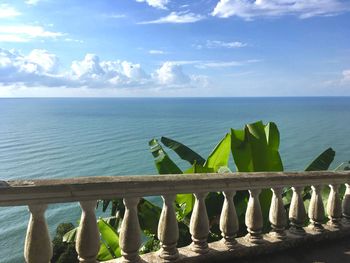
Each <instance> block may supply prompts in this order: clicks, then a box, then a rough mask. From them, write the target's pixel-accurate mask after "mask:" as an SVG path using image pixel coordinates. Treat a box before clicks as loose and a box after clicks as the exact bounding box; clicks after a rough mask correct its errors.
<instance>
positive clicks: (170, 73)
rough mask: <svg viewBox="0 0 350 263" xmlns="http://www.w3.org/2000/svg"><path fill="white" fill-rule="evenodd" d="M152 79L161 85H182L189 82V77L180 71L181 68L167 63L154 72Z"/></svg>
mask: <svg viewBox="0 0 350 263" xmlns="http://www.w3.org/2000/svg"><path fill="white" fill-rule="evenodd" d="M154 77H155V78H156V80H157V81H158V82H159V83H160V84H163V85H182V84H186V83H189V82H190V77H189V76H188V75H186V74H185V73H184V72H183V71H182V66H181V65H179V64H175V63H173V62H169V61H168V62H165V63H164V64H163V65H162V66H161V67H160V68H159V69H157V70H156V73H155V74H154Z"/></svg>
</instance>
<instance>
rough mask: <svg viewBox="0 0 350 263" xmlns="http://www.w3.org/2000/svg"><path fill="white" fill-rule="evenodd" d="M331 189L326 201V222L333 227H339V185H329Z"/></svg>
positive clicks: (340, 210) (340, 211)
mask: <svg viewBox="0 0 350 263" xmlns="http://www.w3.org/2000/svg"><path fill="white" fill-rule="evenodd" d="M329 187H330V189H331V191H330V193H329V196H328V202H327V214H328V218H329V221H328V224H329V225H330V226H332V227H334V228H337V229H338V228H340V227H341V216H342V208H341V200H340V197H339V185H330V186H329Z"/></svg>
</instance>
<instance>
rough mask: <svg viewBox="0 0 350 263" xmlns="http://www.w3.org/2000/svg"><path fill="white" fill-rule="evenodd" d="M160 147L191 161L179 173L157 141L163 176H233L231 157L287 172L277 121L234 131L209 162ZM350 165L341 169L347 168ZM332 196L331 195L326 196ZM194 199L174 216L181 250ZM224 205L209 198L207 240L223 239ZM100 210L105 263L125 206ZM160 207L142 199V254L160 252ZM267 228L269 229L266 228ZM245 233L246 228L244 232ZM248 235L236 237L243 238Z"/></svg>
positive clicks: (324, 162) (112, 254) (238, 200)
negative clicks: (196, 174) (221, 224)
mask: <svg viewBox="0 0 350 263" xmlns="http://www.w3.org/2000/svg"><path fill="white" fill-rule="evenodd" d="M160 141H161V143H162V144H163V145H164V146H165V147H167V148H169V149H171V150H172V151H174V152H175V153H176V154H177V155H178V156H179V157H180V158H181V159H183V160H185V161H187V162H188V163H189V165H190V167H189V168H188V169H185V170H183V171H182V170H181V169H180V168H179V166H178V165H176V163H175V162H174V161H173V160H172V159H171V158H170V156H169V155H168V154H167V152H166V151H165V150H164V148H163V147H162V145H161V143H160V142H159V141H158V140H157V139H152V140H151V141H150V142H149V146H150V148H151V153H152V155H153V157H154V160H155V165H156V168H157V170H158V173H159V174H192V173H206V174H208V173H225V172H230V168H229V160H230V155H231V154H232V157H233V160H234V165H235V167H236V170H237V171H238V172H263V171H265V172H266V171H274V172H276V171H283V164H282V160H281V157H280V154H279V144H280V136H279V131H278V128H277V126H276V124H274V123H273V122H270V123H268V124H266V125H264V124H263V123H262V122H261V121H260V122H256V123H252V124H248V125H245V127H244V129H242V130H236V129H231V132H230V133H227V134H226V135H225V136H224V138H223V139H222V140H221V141H220V142H219V143H218V144H217V146H216V147H215V148H214V150H213V151H212V152H211V154H210V155H209V156H208V158H206V159H205V158H203V157H202V156H201V155H200V154H198V153H196V152H195V151H194V150H192V149H191V148H189V147H188V146H186V145H184V144H182V143H180V142H177V141H175V140H172V139H170V138H166V137H162V138H161V140H160ZM334 156H335V152H334V151H333V150H332V149H331V148H329V149H327V150H326V151H324V152H323V153H322V154H320V155H319V156H318V157H317V158H316V159H315V160H314V161H313V162H312V163H311V164H310V165H309V166H307V168H306V171H316V170H317V171H321V170H327V169H328V168H329V166H330V164H331V163H332V161H333V159H334ZM346 167H347V166H344V165H342V166H340V167H339V169H340V168H342V169H346ZM327 194H328V193H327ZM271 195H272V193H271V191H269V190H267V189H266V190H263V191H262V193H261V195H260V203H261V209H262V212H263V217H264V219H265V220H264V222H268V220H266V219H267V218H268V213H269V207H270V203H271ZM283 196H284V203H285V207H286V208H288V207H289V204H290V200H291V191H290V189H288V188H286V189H284V194H283ZM303 196H304V199H305V200H306V199H309V198H310V189H309V188H306V189H305V191H304V194H303ZM248 198H249V195H248V192H247V191H238V192H237V193H236V196H235V199H234V201H235V204H236V210H237V215H238V218H239V224H240V225H241V226H243V224H244V211H245V210H246V207H247V202H248ZM194 201H195V199H194V196H193V194H178V195H177V197H176V214H177V220H178V224H179V241H178V246H179V247H181V246H186V245H188V244H189V243H190V242H191V235H190V233H189V222H190V216H191V212H192V209H193V206H194ZM222 204H223V195H222V193H209V194H208V196H207V198H206V206H207V211H208V217H209V222H210V235H209V241H216V240H219V239H221V236H220V229H219V218H220V213H221V207H222ZM98 206H99V207H101V209H102V211H103V212H105V211H107V210H108V209H109V211H110V215H111V217H109V218H105V219H99V220H98V227H99V229H100V234H101V244H100V251H99V254H98V260H100V261H104V260H109V259H112V258H116V257H119V256H120V248H119V243H118V240H119V239H118V236H119V234H118V233H119V232H118V231H119V227H120V224H121V221H122V219H123V216H124V205H123V203H122V200H121V199H116V200H101V201H99V205H98ZM160 212H161V208H160V207H158V206H157V205H155V204H153V203H152V202H150V201H148V200H146V199H144V198H141V201H140V203H139V205H138V216H139V221H140V226H141V229H142V231H143V233H144V235H145V239H144V240H145V243H144V245H143V247H142V249H141V252H143V253H147V252H150V251H155V250H157V249H158V248H159V240H158V238H157V226H158V221H159V217H160ZM268 227H269V226H268V225H267V224H266V226H265V228H268ZM240 229H241V230H242V231H245V230H243V229H245V228H244V227H240ZM75 233H76V229H73V230H71V231H70V232H68V233H67V234H66V235H65V236H64V241H66V242H74V240H75ZM244 234H245V232H241V233H238V235H244Z"/></svg>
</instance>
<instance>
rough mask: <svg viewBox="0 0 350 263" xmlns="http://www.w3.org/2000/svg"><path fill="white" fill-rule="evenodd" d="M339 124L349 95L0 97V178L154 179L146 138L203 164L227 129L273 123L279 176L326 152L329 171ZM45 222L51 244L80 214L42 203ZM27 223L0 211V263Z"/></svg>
mask: <svg viewBox="0 0 350 263" xmlns="http://www.w3.org/2000/svg"><path fill="white" fill-rule="evenodd" d="M18 100H21V103H18ZM349 116H350V97H229V98H223V97H195V98H194V97H185V98H184V97H173V98H164V97H163V98H0V180H28V179H51V178H69V177H79V176H107V175H115V176H123V175H149V174H157V172H156V169H155V166H154V162H153V157H152V155H151V153H150V151H149V147H148V141H149V140H150V139H152V138H160V137H161V136H166V137H170V138H173V139H175V140H177V141H180V142H183V143H184V144H186V145H188V146H190V147H191V148H192V149H194V150H195V151H197V152H198V153H200V154H201V155H202V156H204V157H207V156H208V155H209V153H210V152H211V150H212V149H213V148H214V147H215V145H216V144H217V143H218V142H219V141H220V139H221V138H222V137H223V136H224V135H225V133H227V132H229V131H230V128H236V129H241V128H243V126H244V124H247V123H252V122H256V121H259V120H262V121H263V122H264V123H267V122H269V121H273V122H275V123H276V124H277V126H278V128H279V131H280V136H281V145H280V154H281V158H282V161H283V164H284V169H285V170H286V171H299V170H303V169H304V168H305V167H306V166H307V165H308V164H309V163H310V162H311V161H312V160H313V159H314V158H315V157H316V156H318V155H319V154H320V153H321V152H322V151H324V150H325V149H327V148H329V147H332V148H333V149H334V150H335V151H336V157H335V160H334V162H333V164H332V166H331V169H333V168H335V167H336V166H337V165H338V164H340V163H342V162H346V161H349V160H350V151H349V146H350V142H349V140H348V136H349V134H350V119H349V118H350V117H349ZM167 152H168V153H169V154H170V155H171V157H173V158H174V159H175V160H176V162H179V163H180V166H181V168H185V167H186V163H185V162H183V161H181V160H179V158H176V156H175V155H174V154H173V153H171V151H170V150H168V151H167ZM230 168H231V169H232V170H234V166H233V162H232V160H231V167H230ZM46 215H47V220H48V224H49V227H50V233H51V237H53V236H54V231H55V229H56V227H57V225H58V224H59V223H61V222H72V223H74V224H77V220H79V218H80V208H79V205H78V204H77V203H71V204H55V205H50V206H49V209H48V211H47V213H46ZM28 219H29V214H28V212H27V208H26V207H3V208H0V247H1V252H2V254H5V255H7V257H6V258H0V263H7V262H8V263H10V262H11V263H17V262H18V263H19V262H23V256H22V254H23V242H24V238H25V232H26V227H27V223H28Z"/></svg>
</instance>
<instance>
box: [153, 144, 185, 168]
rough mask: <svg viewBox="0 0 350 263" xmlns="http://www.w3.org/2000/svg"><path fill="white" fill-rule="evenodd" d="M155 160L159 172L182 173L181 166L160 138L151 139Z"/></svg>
mask: <svg viewBox="0 0 350 263" xmlns="http://www.w3.org/2000/svg"><path fill="white" fill-rule="evenodd" d="M148 144H149V146H150V147H151V152H152V155H153V157H154V162H155V164H156V168H157V170H158V173H159V174H182V171H181V170H180V168H179V167H178V166H177V165H176V164H175V163H174V162H173V161H172V160H171V159H170V157H169V156H168V154H167V153H166V152H165V151H164V149H163V148H162V146H161V145H160V144H159V142H158V140H156V139H152V140H150V141H149V143H148Z"/></svg>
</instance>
